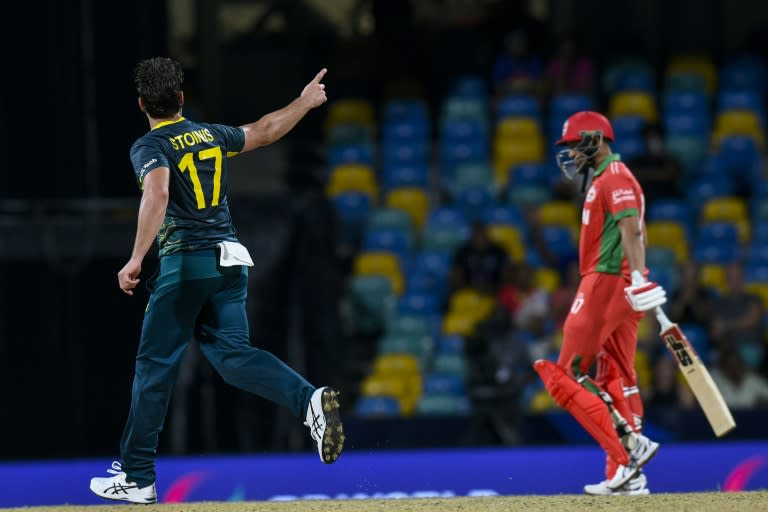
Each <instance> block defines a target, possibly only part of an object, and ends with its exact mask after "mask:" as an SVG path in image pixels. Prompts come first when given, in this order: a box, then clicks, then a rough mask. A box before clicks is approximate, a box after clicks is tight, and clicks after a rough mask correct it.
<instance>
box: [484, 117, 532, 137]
mask: <svg viewBox="0 0 768 512" xmlns="http://www.w3.org/2000/svg"><path fill="white" fill-rule="evenodd" d="M541 136H542V135H541V128H539V123H538V122H537V121H536V119H534V118H532V117H526V116H520V117H506V118H504V119H502V120H500V121H499V122H498V123H497V124H496V134H495V136H494V137H495V138H496V139H499V140H502V139H510V138H523V139H534V138H541Z"/></svg>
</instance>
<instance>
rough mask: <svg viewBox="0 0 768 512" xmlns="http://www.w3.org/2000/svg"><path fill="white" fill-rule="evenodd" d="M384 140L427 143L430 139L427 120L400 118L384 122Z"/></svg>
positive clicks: (387, 141) (385, 141)
mask: <svg viewBox="0 0 768 512" xmlns="http://www.w3.org/2000/svg"><path fill="white" fill-rule="evenodd" d="M381 129H382V142H383V143H385V144H391V143H402V142H420V143H426V142H427V141H428V139H429V124H428V122H427V120H425V119H423V120H418V119H398V120H394V121H386V122H384V123H383V124H382V127H381Z"/></svg>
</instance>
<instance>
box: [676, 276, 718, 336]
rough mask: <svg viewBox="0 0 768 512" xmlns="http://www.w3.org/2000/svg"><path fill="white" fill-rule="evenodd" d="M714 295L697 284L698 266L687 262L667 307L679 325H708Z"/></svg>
mask: <svg viewBox="0 0 768 512" xmlns="http://www.w3.org/2000/svg"><path fill="white" fill-rule="evenodd" d="M714 299H715V293H714V292H713V291H712V290H711V289H708V288H705V287H704V286H702V285H701V284H699V265H698V264H697V263H695V262H693V261H688V262H686V263H685V264H684V265H682V268H681V269H680V286H679V288H678V290H677V292H676V293H675V294H674V295H673V297H672V301H671V304H670V306H669V313H670V316H671V317H672V318H674V319H675V321H677V322H678V323H681V324H698V325H703V326H706V325H709V321H710V319H711V318H712V304H713V301H714Z"/></svg>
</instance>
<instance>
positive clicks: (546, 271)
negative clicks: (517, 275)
mask: <svg viewBox="0 0 768 512" xmlns="http://www.w3.org/2000/svg"><path fill="white" fill-rule="evenodd" d="M533 284H534V286H536V288H541V289H543V290H546V291H547V293H552V292H554V291H555V290H557V289H558V288H559V287H560V273H559V272H558V271H557V270H555V269H552V268H546V267H541V268H537V269H536V270H534V273H533Z"/></svg>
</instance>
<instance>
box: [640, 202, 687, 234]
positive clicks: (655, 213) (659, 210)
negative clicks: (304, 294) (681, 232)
mask: <svg viewBox="0 0 768 512" xmlns="http://www.w3.org/2000/svg"><path fill="white" fill-rule="evenodd" d="M647 208H648V211H647V213H646V218H647V219H648V222H655V221H662V220H668V221H675V222H680V223H681V224H683V225H684V226H689V227H690V226H691V221H692V219H693V217H692V216H691V210H690V209H689V208H688V204H687V203H686V202H685V201H684V200H682V199H673V198H659V199H656V200H655V201H653V202H651V203H650V204H648V207H647Z"/></svg>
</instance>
